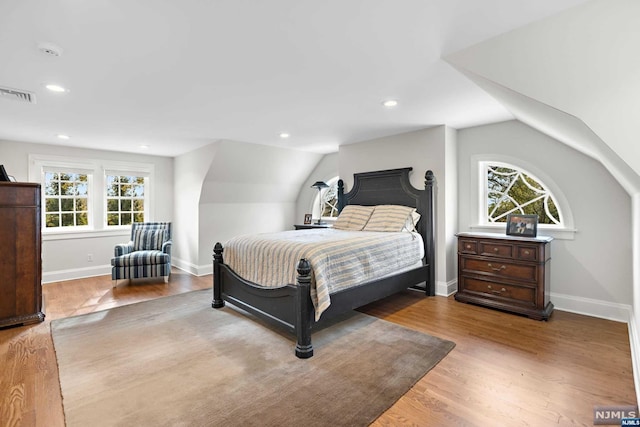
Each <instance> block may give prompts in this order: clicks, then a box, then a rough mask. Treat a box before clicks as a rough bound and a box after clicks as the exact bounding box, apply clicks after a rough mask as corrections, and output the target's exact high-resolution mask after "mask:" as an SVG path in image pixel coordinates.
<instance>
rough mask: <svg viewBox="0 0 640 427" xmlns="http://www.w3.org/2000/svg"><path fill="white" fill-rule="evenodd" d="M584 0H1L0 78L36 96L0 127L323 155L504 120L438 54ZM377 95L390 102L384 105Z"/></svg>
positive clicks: (47, 139)
mask: <svg viewBox="0 0 640 427" xmlns="http://www.w3.org/2000/svg"><path fill="white" fill-rule="evenodd" d="M584 1H585V0H535V1H532V0H482V1H478V0H402V1H392V0H324V1H313V0H269V1H266V0H209V1H202V0H180V1H176V0H135V1H131V0H91V1H84V2H83V1H78V0H2V1H0V58H2V60H1V66H0V86H6V87H11V88H17V89H23V90H26V91H32V92H34V94H35V95H36V98H37V104H26V103H20V102H15V101H10V100H7V99H0V139H6V140H13V141H26V142H38V143H46V144H58V145H69V146H79V147H86V148H99V149H109V150H115V151H125V152H138V151H140V150H141V149H142V145H144V146H147V147H148V149H147V151H145V152H146V153H151V154H156V155H166V156H178V155H180V154H183V153H185V152H189V151H191V150H194V149H196V148H198V147H201V146H203V145H206V144H209V143H211V142H212V141H217V140H233V141H244V142H248V143H253V144H265V145H275V146H280V147H287V148H296V149H304V150H308V151H314V152H320V153H326V152H334V151H337V149H338V146H339V145H341V144H347V143H352V142H358V141H364V140H370V139H374V138H379V137H383V136H387V135H393V134H398V133H402V132H408V131H412V130H417V129H423V128H428V127H430V126H434V125H442V124H445V125H447V126H451V127H455V128H461V127H465V126H473V125H478V124H483V123H490V122H494V121H501V120H507V119H511V118H512V116H511V115H510V114H509V113H508V111H506V110H505V109H504V107H503V106H502V105H501V104H500V103H499V102H497V101H496V100H495V99H493V98H492V97H491V96H489V95H487V94H486V93H485V92H484V91H482V90H481V89H479V88H478V87H477V86H476V85H474V84H473V83H472V82H470V81H469V80H468V79H466V78H464V76H462V75H461V74H460V73H458V72H457V71H456V70H454V69H452V67H451V66H449V65H448V64H447V63H445V62H444V61H442V59H441V57H442V55H443V54H446V53H448V52H454V51H457V50H460V49H462V48H464V47H467V46H470V45H473V44H476V43H478V42H480V41H482V40H486V39H487V38H489V37H493V36H496V35H498V34H501V33H504V32H506V31H510V30H513V29H514V28H518V27H520V26H522V25H525V24H528V23H531V22H534V21H536V20H539V19H543V18H545V17H548V16H551V15H553V14H555V13H558V12H560V11H562V10H565V9H567V8H569V7H572V6H575V5H576V4H581V3H583V2H584ZM40 42H49V43H54V44H56V45H59V46H60V47H61V48H62V49H63V53H62V55H61V56H59V57H52V56H50V55H45V54H43V53H41V51H39V49H38V44H39V43H40ZM45 83H57V84H61V85H63V86H65V87H67V88H68V89H69V91H68V92H65V93H50V92H48V91H47V90H46V89H45V88H44V86H45ZM388 97H390V98H396V99H398V100H399V102H400V104H399V105H398V107H397V108H394V109H392V110H387V109H385V108H383V107H382V106H381V103H382V101H383V100H384V99H386V98H388ZM283 131H286V132H288V133H290V137H289V138H287V139H281V138H280V137H279V133H280V132H283ZM56 134H68V135H69V136H70V137H71V139H69V140H59V139H57V138H56Z"/></svg>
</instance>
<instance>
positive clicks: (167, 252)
mask: <svg viewBox="0 0 640 427" xmlns="http://www.w3.org/2000/svg"><path fill="white" fill-rule="evenodd" d="M171 243H172V241H171V223H170V222H134V223H133V224H132V225H131V241H129V243H123V244H118V245H116V246H115V249H114V257H113V258H111V279H112V280H115V284H114V286H116V285H117V284H118V280H119V279H138V278H143V277H164V281H165V283H167V282H168V281H169V275H170V274H171Z"/></svg>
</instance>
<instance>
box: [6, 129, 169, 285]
mask: <svg viewBox="0 0 640 427" xmlns="http://www.w3.org/2000/svg"><path fill="white" fill-rule="evenodd" d="M29 155H50V156H62V157H68V158H75V159H87V160H105V161H127V162H140V163H149V164H152V165H153V166H154V170H155V182H154V183H153V185H152V186H151V201H152V205H153V206H152V207H151V212H152V214H153V218H151V220H152V221H172V220H173V159H170V158H166V157H158V156H150V155H142V154H139V155H138V154H126V155H124V154H122V153H117V152H112V151H101V150H87V149H81V148H72V147H63V146H55V145H43V144H31V143H26V142H13V141H0V159H2V160H1V161H2V163H3V164H4V166H5V168H6V170H7V173H8V174H9V175H13V176H15V177H16V180H18V181H29ZM129 237H130V232H129V231H127V230H124V231H123V230H120V231H112V230H108V231H107V230H98V231H97V232H87V233H79V234H74V235H69V234H63V235H60V234H56V235H47V234H46V233H43V243H42V279H43V282H44V283H46V282H51V281H57V280H67V279H73V278H80V277H89V276H96V275H102V274H111V265H110V263H111V257H112V256H113V248H114V246H115V245H116V244H117V243H123V242H128V241H129ZM88 254H92V255H93V261H88V256H87V255H88Z"/></svg>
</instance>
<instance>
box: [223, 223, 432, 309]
mask: <svg viewBox="0 0 640 427" xmlns="http://www.w3.org/2000/svg"><path fill="white" fill-rule="evenodd" d="M423 256H424V246H423V243H422V238H421V237H420V235H419V234H418V233H409V232H406V231H405V232H369V231H344V230H334V229H310V230H297V231H294V230H292V231H284V232H280V233H264V234H256V235H247V236H239V237H235V238H233V239H231V240H230V241H228V242H227V243H226V245H225V250H224V262H225V264H227V265H228V266H229V267H230V268H231V269H232V270H233V271H234V272H235V273H236V274H238V275H239V276H240V277H242V278H243V279H245V280H248V281H250V282H253V283H255V284H259V285H261V286H264V287H280V286H283V285H286V284H294V283H296V276H297V272H296V267H297V265H298V261H299V260H300V259H301V258H307V259H308V260H309V262H310V264H311V269H312V272H313V273H312V282H311V299H312V301H313V304H314V307H315V317H316V320H318V319H319V318H320V315H321V314H322V312H323V311H324V310H326V309H327V307H329V305H330V304H331V298H330V295H331V294H332V293H334V292H336V291H339V290H342V289H346V288H349V287H352V286H356V285H359V284H361V283H365V282H368V281H371V280H374V279H378V278H382V277H385V276H389V275H391V274H394V273H396V272H400V271H403V270H408V269H410V268H412V267H414V266H415V265H416V263H419V262H420V260H421V259H422V257H423Z"/></svg>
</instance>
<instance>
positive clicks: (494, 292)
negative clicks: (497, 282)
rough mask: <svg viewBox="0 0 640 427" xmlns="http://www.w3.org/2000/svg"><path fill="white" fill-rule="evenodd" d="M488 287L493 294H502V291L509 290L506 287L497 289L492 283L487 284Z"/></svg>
mask: <svg viewBox="0 0 640 427" xmlns="http://www.w3.org/2000/svg"><path fill="white" fill-rule="evenodd" d="M487 288H488V289H489V291H490V292H491V293H492V294H496V295H497V294H500V293H502V292H507V290H506V289H505V288H502V289H500V290H499V291H496V290H495V289H493V288H492V287H491V285H487Z"/></svg>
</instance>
